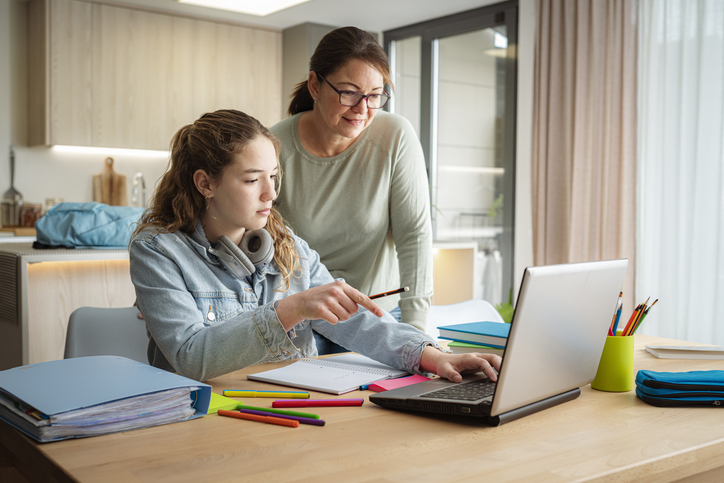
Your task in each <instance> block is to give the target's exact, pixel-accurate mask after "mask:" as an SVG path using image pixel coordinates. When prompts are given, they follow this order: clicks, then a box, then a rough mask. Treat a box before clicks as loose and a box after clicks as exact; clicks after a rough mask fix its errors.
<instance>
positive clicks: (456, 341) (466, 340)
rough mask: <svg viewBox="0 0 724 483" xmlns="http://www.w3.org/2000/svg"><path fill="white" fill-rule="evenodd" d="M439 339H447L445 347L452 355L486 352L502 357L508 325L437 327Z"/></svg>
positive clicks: (497, 323)
mask: <svg viewBox="0 0 724 483" xmlns="http://www.w3.org/2000/svg"><path fill="white" fill-rule="evenodd" d="M438 330H439V331H440V338H441V339H448V340H450V342H448V344H447V346H448V348H449V349H450V350H451V351H452V352H453V354H461V353H465V352H486V353H488V354H498V355H499V356H502V355H503V351H504V350H505V343H506V342H507V341H508V334H509V333H510V324H506V323H505V322H487V321H485V322H468V323H465V324H453V325H444V326H441V327H438Z"/></svg>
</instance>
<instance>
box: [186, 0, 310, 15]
mask: <svg viewBox="0 0 724 483" xmlns="http://www.w3.org/2000/svg"><path fill="white" fill-rule="evenodd" d="M178 1H179V2H180V3H188V4H190V5H198V6H201V7H209V8H218V9H220V10H230V11H232V12H240V13H246V14H249V15H258V16H260V17H263V16H264V15H269V14H270V13H274V12H278V11H279V10H284V9H285V8H289V7H293V6H294V5H298V4H300V3H304V2H308V1H309V0H264V1H259V0H178Z"/></svg>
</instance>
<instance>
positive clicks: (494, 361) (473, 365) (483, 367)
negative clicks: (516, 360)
mask: <svg viewBox="0 0 724 483" xmlns="http://www.w3.org/2000/svg"><path fill="white" fill-rule="evenodd" d="M501 362H502V359H501V358H500V356H499V355H497V354H483V353H479V352H468V353H466V354H446V353H444V352H440V351H439V350H437V349H435V348H434V347H432V346H427V347H425V350H423V351H422V358H421V359H420V369H422V370H423V371H426V372H434V373H435V374H437V375H438V376H440V377H444V378H445V379H449V380H451V381H453V382H460V381H462V380H463V376H462V374H475V373H476V372H484V373H485V375H486V376H488V378H489V379H490V380H491V381H497V380H498V373H497V371H498V370H499V369H500V363H501Z"/></svg>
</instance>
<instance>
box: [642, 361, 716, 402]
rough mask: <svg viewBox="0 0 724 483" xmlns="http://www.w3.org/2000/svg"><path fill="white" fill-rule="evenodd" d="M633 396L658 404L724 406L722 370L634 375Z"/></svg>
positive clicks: (647, 372)
mask: <svg viewBox="0 0 724 483" xmlns="http://www.w3.org/2000/svg"><path fill="white" fill-rule="evenodd" d="M636 395H637V396H638V397H639V398H640V399H641V400H642V401H644V402H646V403H648V404H652V405H654V406H659V407H681V406H722V405H724V371H690V372H655V371H646V370H641V371H639V372H638V374H636Z"/></svg>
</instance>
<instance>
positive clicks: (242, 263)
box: [209, 228, 274, 278]
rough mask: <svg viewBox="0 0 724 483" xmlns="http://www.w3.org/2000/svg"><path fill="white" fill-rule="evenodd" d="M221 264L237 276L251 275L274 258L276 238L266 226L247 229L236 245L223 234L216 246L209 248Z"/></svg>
mask: <svg viewBox="0 0 724 483" xmlns="http://www.w3.org/2000/svg"><path fill="white" fill-rule="evenodd" d="M209 253H211V254H212V255H216V257H217V258H218V259H219V262H220V263H221V265H222V266H223V267H224V268H226V269H227V270H228V271H229V272H231V273H232V274H233V275H235V276H236V277H237V278H244V277H246V276H247V275H251V274H252V273H254V271H255V270H256V269H257V268H262V267H264V266H266V265H267V264H268V263H269V262H271V261H272V259H273V258H274V240H273V239H272V237H271V235H270V234H269V232H268V231H266V230H265V229H264V228H259V229H258V230H251V231H249V230H247V231H246V233H244V236H243V237H242V238H241V243H239V246H236V245H235V244H234V242H233V241H231V240H230V239H229V237H227V236H223V235H222V236H221V237H220V238H219V242H218V243H217V244H216V248H209Z"/></svg>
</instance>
